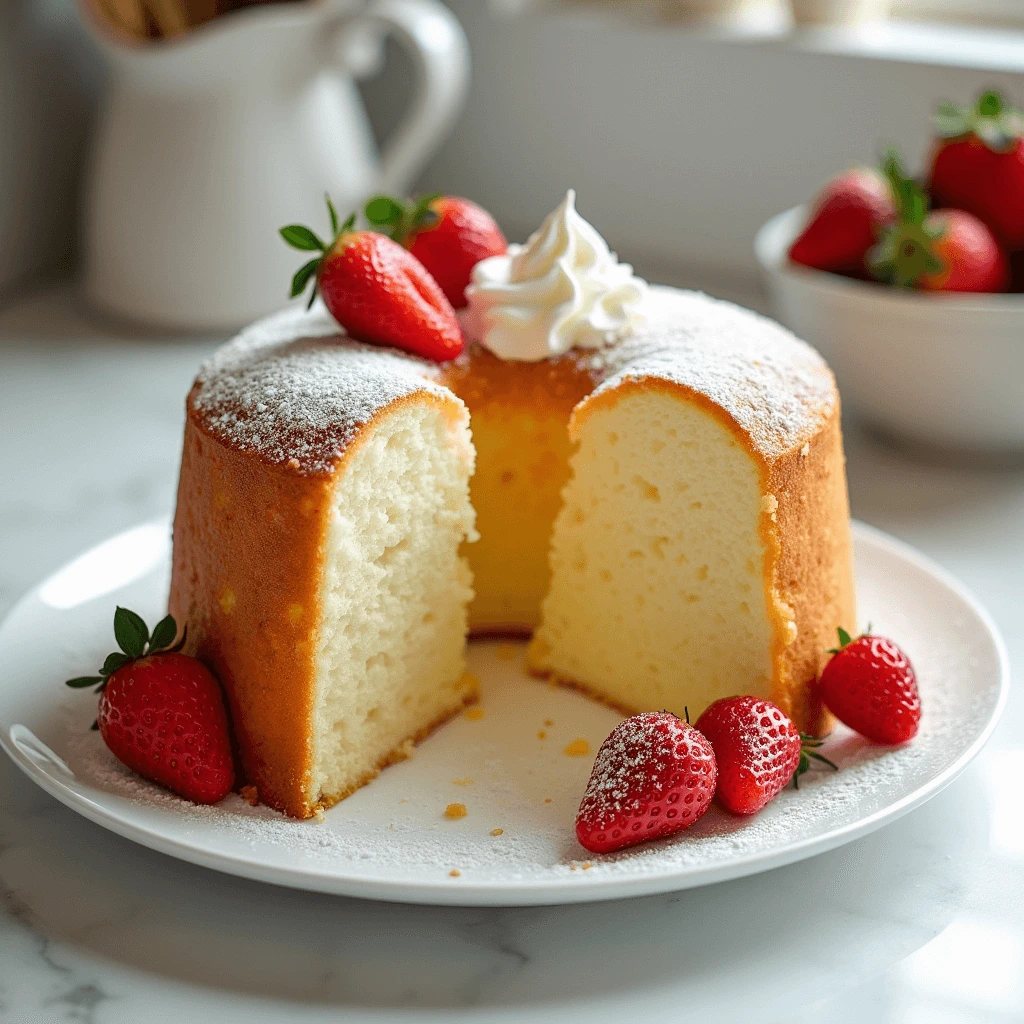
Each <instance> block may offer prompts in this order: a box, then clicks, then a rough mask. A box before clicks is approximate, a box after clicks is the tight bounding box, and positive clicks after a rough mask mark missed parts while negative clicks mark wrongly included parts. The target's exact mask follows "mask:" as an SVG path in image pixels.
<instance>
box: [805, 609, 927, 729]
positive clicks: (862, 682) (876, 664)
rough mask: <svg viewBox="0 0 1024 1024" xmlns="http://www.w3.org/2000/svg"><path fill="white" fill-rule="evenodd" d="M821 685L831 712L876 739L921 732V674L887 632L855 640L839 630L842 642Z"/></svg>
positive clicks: (823, 676) (821, 690) (822, 693)
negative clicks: (884, 634) (886, 634)
mask: <svg viewBox="0 0 1024 1024" xmlns="http://www.w3.org/2000/svg"><path fill="white" fill-rule="evenodd" d="M818 686H819V689H820V692H821V698H822V700H823V701H824V702H825V706H826V707H827V708H828V709H829V711H831V712H832V714H834V715H835V716H836V718H838V719H839V721H840V722H843V723H845V724H846V725H848V726H849V727H850V728H851V729H853V730H854V731H855V732H859V733H860V734H861V736H864V737H866V738H867V739H869V740H872V741H873V742H875V743H906V742H907V741H908V740H912V739H913V738H914V737H915V736H916V735H917V728H918V725H919V724H920V722H921V697H920V694H919V693H918V690H917V677H916V676H915V675H914V669H913V666H912V665H911V664H910V660H909V659H908V658H907V656H906V655H905V654H904V653H903V651H901V650H900V649H899V647H897V646H896V644H894V643H893V642H892V641H891V640H887V639H886V638H885V637H881V636H870V635H865V636H859V637H857V639H856V640H853V639H851V638H850V635H849V634H848V633H847V632H846V631H845V630H842V629H840V630H839V647H838V648H837V649H836V650H835V651H834V652H833V656H832V658H831V660H830V661H829V662H828V664H827V665H826V666H825V668H824V669H823V670H822V673H821V679H820V680H819V683H818Z"/></svg>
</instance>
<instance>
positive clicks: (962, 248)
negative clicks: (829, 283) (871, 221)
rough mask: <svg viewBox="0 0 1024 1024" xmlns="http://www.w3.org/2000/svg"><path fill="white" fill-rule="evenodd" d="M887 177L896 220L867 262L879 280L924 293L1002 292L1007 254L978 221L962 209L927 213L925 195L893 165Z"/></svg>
mask: <svg viewBox="0 0 1024 1024" xmlns="http://www.w3.org/2000/svg"><path fill="white" fill-rule="evenodd" d="M887 173H888V174H889V178H890V181H891V183H892V189H893V193H894V195H895V196H896V206H897V210H898V217H897V220H896V223H895V224H892V225H890V226H889V227H888V228H886V229H885V231H884V233H883V235H882V238H881V240H880V241H879V243H878V245H876V246H875V248H874V249H872V251H871V253H870V254H869V257H868V259H869V263H870V265H871V269H872V273H873V274H874V276H875V277H876V278H877V279H878V280H880V281H885V282H887V283H889V284H892V285H895V286H896V287H897V288H920V289H922V290H924V291H946V292H1001V291H1006V289H1007V287H1008V286H1009V283H1010V272H1009V266H1008V263H1007V259H1006V254H1005V253H1004V252H1003V250H1002V248H1001V247H1000V245H999V243H998V242H997V241H996V239H995V237H994V236H993V234H992V232H991V231H989V229H988V228H987V227H985V225H984V224H983V223H982V222H981V221H980V220H978V218H977V217H974V216H972V215H971V214H969V213H966V212H965V211H963V210H936V211H934V212H932V213H929V212H928V207H929V198H928V195H927V193H926V192H925V191H924V189H923V188H922V187H921V186H920V184H919V183H918V182H916V181H914V179H913V178H909V177H907V175H906V174H904V173H903V170H902V167H901V166H900V164H899V162H898V161H895V162H893V163H892V164H890V165H889V167H888V170H887Z"/></svg>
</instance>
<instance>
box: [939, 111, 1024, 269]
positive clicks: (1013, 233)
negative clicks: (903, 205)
mask: <svg viewBox="0 0 1024 1024" xmlns="http://www.w3.org/2000/svg"><path fill="white" fill-rule="evenodd" d="M933 120H934V124H935V129H936V135H937V136H938V139H937V141H936V144H935V147H934V150H933V152H932V157H931V173H930V175H929V189H930V191H931V195H932V201H933V203H934V204H935V205H936V206H948V207H953V208H955V209H959V210H966V211H967V212H968V213H973V214H974V216H975V217H977V218H978V219H979V220H981V221H984V223H985V224H986V225H987V226H988V228H989V229H990V230H991V231H992V233H993V234H994V235H995V236H996V238H998V239H999V241H1000V243H1001V244H1002V245H1004V246H1005V247H1006V248H1007V249H1010V250H1011V251H1012V250H1015V249H1024V114H1022V113H1021V111H1019V110H1016V109H1014V108H1013V107H1011V106H1008V105H1007V104H1006V103H1005V102H1004V100H1003V97H1002V96H1000V94H999V93H998V92H985V93H982V94H981V96H980V97H978V101H977V103H975V104H974V106H973V107H960V106H957V105H956V104H955V103H943V104H942V105H941V106H940V107H939V109H938V111H937V113H936V114H935V117H934V119H933Z"/></svg>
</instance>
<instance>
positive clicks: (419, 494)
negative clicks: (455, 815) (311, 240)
mask: <svg viewBox="0 0 1024 1024" xmlns="http://www.w3.org/2000/svg"><path fill="white" fill-rule="evenodd" d="M467 295H468V299H469V304H468V308H467V309H466V310H465V311H464V313H463V316H462V325H463V328H464V333H465V335H466V338H467V341H468V345H467V348H466V350H465V352H464V353H463V354H462V355H460V356H459V357H458V358H456V359H454V360H450V361H449V362H445V363H437V362H430V361H426V360H423V359H420V358H417V357H414V356H410V355H406V354H405V353H403V352H400V351H398V350H395V349H383V348H379V347H373V346H368V345H364V344H360V343H358V342H355V341H352V340H350V339H348V338H346V337H345V336H344V335H342V334H340V333H339V329H338V325H337V324H336V323H335V322H334V321H333V320H331V319H330V317H328V316H327V315H326V313H325V312H323V311H317V310H314V311H312V312H309V313H305V312H299V311H296V310H289V311H287V312H285V313H282V314H280V315H278V316H276V317H273V318H270V319H268V320H265V321H262V322H260V323H258V324H256V325H254V326H253V327H251V328H249V329H248V330H246V331H245V332H243V333H242V334H241V335H240V336H239V337H238V338H237V339H235V340H234V341H233V342H231V343H229V344H228V345H226V346H225V347H224V348H222V349H221V350H220V351H219V352H217V353H216V354H215V355H214V356H213V358H212V359H211V360H210V361H209V362H208V363H207V364H206V365H205V366H204V367H203V368H202V370H201V371H200V374H199V376H198V379H197V380H196V383H195V385H194V387H193V389H192V391H191V393H190V395H189V398H188V415H187V423H186V431H185V443H184V453H183V460H182V469H181V480H180V486H179V493H178V505H177V513H176V517H175V524H174V566H173V578H172V586H171V611H172V613H173V614H174V615H175V617H176V618H177V619H178V620H179V621H187V622H188V629H189V633H188V636H189V643H190V645H191V650H192V651H193V652H194V653H196V654H198V656H199V657H200V658H202V659H203V660H204V661H206V662H207V663H208V664H209V665H210V667H211V668H213V669H214V671H215V672H216V673H217V675H218V676H219V678H220V680H221V681H222V684H223V686H224V689H225V692H226V695H227V698H228V703H229V710H230V714H231V718H232V721H233V725H234V728H235V733H236V737H237V744H238V750H239V755H240V761H241V766H242V769H243V771H244V773H245V775H246V777H247V778H248V780H249V781H250V782H251V783H252V784H253V785H255V786H256V787H257V789H258V791H259V796H260V799H261V800H263V801H264V802H266V803H268V804H270V805H272V806H274V807H277V808H279V809H281V810H283V811H286V812H287V813H289V814H292V815H295V816H297V817H308V816H310V815H312V814H313V813H314V812H315V811H316V810H317V808H320V807H326V806H330V805H331V804H333V803H335V802H337V801H338V800H341V799H343V798H344V797H345V796H347V795H349V794H350V793H352V792H353V791H354V790H355V789H356V788H358V787H359V786H361V785H363V784H364V783H366V782H367V781H369V780H370V779H371V778H373V776H374V775H376V774H377V772H378V771H379V770H380V768H381V767H382V766H384V765H386V764H388V763H389V762H391V761H394V760H396V759H398V758H401V757H403V756H404V755H405V754H406V752H407V751H408V749H409V746H410V744H411V743H414V742H416V741H418V740H419V739H420V738H422V737H424V736H426V735H427V734H428V733H429V732H430V731H431V730H432V729H433V728H435V727H436V726H437V725H438V724H439V723H441V722H443V721H444V720H445V719H446V718H448V717H449V716H451V715H452V714H454V713H456V712H457V711H458V710H459V709H460V708H461V707H462V706H463V705H465V704H466V703H469V702H472V701H473V700H474V699H475V698H476V695H477V685H478V684H477V681H476V680H475V679H474V678H473V677H471V676H469V675H467V674H466V671H465V649H466V639H467V636H471V635H487V634H492V635H493V634H503V635H508V634H514V635H521V636H532V641H531V643H530V646H529V653H528V665H529V668H530V669H531V671H532V672H534V673H536V674H538V675H541V676H548V677H550V678H552V679H554V680H556V681H558V682H563V683H567V684H570V685H573V686H576V687H579V688H580V689H582V690H584V691H586V692H588V693H590V694H592V695H593V696H594V697H596V698H598V699H600V700H603V701H605V702H607V703H609V704H611V705H613V706H615V707H617V708H620V709H621V710H623V711H624V712H627V713H632V712H639V711H652V710H661V709H668V710H670V711H673V712H676V713H678V714H680V715H681V714H682V713H683V709H684V707H687V708H688V709H689V713H690V715H691V717H695V716H696V715H699V714H700V713H701V711H702V710H703V709H704V708H705V707H706V706H707V705H708V704H710V703H711V702H713V701H714V700H716V699H718V698H720V697H723V696H727V695H731V694H734V693H746V694H754V695H760V696H764V697H767V698H770V699H771V700H772V701H774V702H775V703H777V704H778V705H779V706H780V707H781V708H782V709H783V710H784V711H785V712H786V713H787V714H788V715H789V716H790V717H791V718H792V719H793V721H794V722H795V723H796V724H797V726H798V727H799V728H800V729H802V730H804V731H807V732H814V733H821V732H823V731H825V730H826V729H827V728H828V722H827V721H826V714H827V713H826V712H825V711H824V709H823V707H822V706H821V704H820V702H819V701H818V699H817V698H816V696H815V694H814V690H813V687H812V686H811V684H812V682H813V681H814V679H815V676H816V675H817V673H818V671H819V669H820V667H821V665H822V663H823V660H824V658H825V657H826V655H825V651H826V649H827V648H828V647H830V646H832V642H831V641H832V638H833V637H834V636H835V633H836V628H837V627H838V626H841V625H844V624H847V625H848V624H852V623H853V622H854V608H853V600H854V597H853V578H852V568H851V547H850V530H849V512H848V507H847V497H846V480H845V471H844V460H843V450H842V439H841V435H840V425H839V396H838V394H837V392H836V388H835V384H834V381H833V378H832V375H831V373H830V372H829V369H828V367H827V366H826V365H825V363H824V362H823V361H822V359H821V358H820V356H818V355H817V353H816V352H814V350H813V349H811V348H810V347H808V346H807V345H805V344H804V343H803V342H801V341H799V340H798V339H796V338H795V337H793V336H792V335H791V334H789V333H788V332H787V331H785V330H784V329H783V328H781V327H780V326H779V325H777V324H775V323H774V322H772V321H770V320H767V319H765V318H763V317H761V316H758V315H756V314H754V313H751V312H749V311H747V310H743V309H740V308H738V307H736V306H733V305H730V304H728V303H725V302H720V301H716V300H714V299H711V298H708V297H706V296H704V295H700V294H695V293H691V292H683V291H678V290H674V289H669V288H649V287H648V286H646V285H645V284H644V282H642V281H640V280H639V279H637V278H636V277H634V276H633V274H632V271H631V268H630V267H629V266H628V265H626V264H621V263H619V262H618V261H617V260H616V258H615V256H614V254H613V253H611V252H609V250H608V247H607V245H606V244H605V242H604V240H603V239H602V238H601V236H600V235H599V234H598V233H597V232H596V231H595V230H594V228H593V227H592V226H591V225H589V224H588V223H587V222H586V221H584V220H583V219H582V218H581V217H580V216H579V214H578V213H577V212H576V210H575V207H574V203H573V196H572V193H570V194H569V195H568V196H567V197H566V200H565V202H563V203H562V204H561V205H560V206H559V208H558V209H556V210H555V211H554V212H553V213H552V214H551V215H550V216H549V217H548V219H547V220H546V221H545V222H544V224H543V225H542V226H541V228H540V229H538V231H537V232H536V233H535V234H534V235H533V236H532V237H531V238H530V239H529V241H528V242H527V243H526V245H525V246H511V247H510V248H509V252H508V254H507V255H505V256H496V257H492V258H491V259H487V260H484V261H483V262H481V263H479V264H477V266H476V268H475V270H474V272H473V284H472V285H471V286H470V288H469V289H468V292H467Z"/></svg>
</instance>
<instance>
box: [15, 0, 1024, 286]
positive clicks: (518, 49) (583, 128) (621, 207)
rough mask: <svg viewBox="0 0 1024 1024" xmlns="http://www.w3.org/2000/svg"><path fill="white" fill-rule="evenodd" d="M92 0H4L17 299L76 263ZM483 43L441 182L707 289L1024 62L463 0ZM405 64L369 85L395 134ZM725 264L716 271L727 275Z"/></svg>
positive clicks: (432, 170) (510, 226)
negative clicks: (567, 202) (575, 225)
mask: <svg viewBox="0 0 1024 1024" xmlns="http://www.w3.org/2000/svg"><path fill="white" fill-rule="evenodd" d="M73 2H74V0H0V297H2V296H3V294H4V293H5V292H6V293H8V294H9V293H10V290H11V286H12V285H13V284H15V283H18V282H23V281H26V280H31V279H32V278H34V277H35V278H38V277H39V276H40V275H42V274H46V273H52V272H53V271H54V270H55V269H61V268H65V267H67V266H68V258H67V254H68V253H69V252H72V251H73V236H74V231H75V227H76V204H77V200H78V187H79V175H80V169H81V163H82V159H81V158H82V151H83V145H84V142H85V138H86V134H87V130H88V128H89V126H90V118H91V110H92V104H93V102H94V99H95V94H96V92H97V90H98V88H99V83H100V79H101V74H100V65H99V61H98V57H97V55H96V54H95V53H94V52H93V51H92V49H91V47H90V46H89V45H88V44H87V43H86V41H85V39H84V36H83V34H82V33H81V31H80V29H78V28H77V22H76V17H75V15H74V12H73ZM449 2H450V6H451V7H452V8H453V10H454V11H455V12H456V14H457V15H458V16H459V18H460V19H461V20H462V23H463V25H464V26H465V28H466V31H467V34H468V36H469V39H470V44H471V47H472V51H473V65H474V66H473V85H472V89H471V94H470V100H469V105H468V107H467V109H466V112H465V114H464V116H463V117H462V119H461V120H460V122H459V124H458V127H457V129H456V131H455V133H454V135H453V136H452V138H451V139H450V140H449V141H448V142H447V143H446V145H445V146H444V147H443V149H442V151H441V153H440V154H439V155H438V157H437V158H436V159H435V160H434V161H433V163H432V164H431V165H430V167H429V168H428V169H427V172H426V173H425V174H424V176H423V181H422V187H424V188H430V189H438V190H444V191H450V192H456V193H462V194H464V195H468V196H471V197H473V198H475V199H477V200H479V201H480V202H482V203H483V204H484V205H486V206H487V207H489V208H490V209H491V210H492V211H493V212H494V213H495V215H496V216H497V217H498V218H499V220H500V221H501V223H502V224H503V225H504V226H505V227H506V229H507V231H508V234H509V236H510V237H511V238H514V239H515V238H519V239H521V238H523V237H525V236H526V234H528V233H529V231H530V230H532V228H534V227H535V226H536V225H537V224H538V223H539V221H540V219H541V218H542V217H543V215H544V214H545V213H546V212H547V211H548V210H549V209H551V207H553V206H554V205H555V203H556V202H557V201H558V199H559V197H560V196H561V195H562V194H563V192H564V191H565V189H566V188H567V187H568V186H570V185H571V186H574V187H575V188H576V189H577V190H578V192H579V204H580V208H581V210H582V211H583V213H584V214H586V215H588V216H589V217H591V218H592V219H593V220H594V221H595V222H596V223H597V224H598V226H599V227H600V229H601V230H602V232H604V234H605V235H606V237H607V238H608V239H609V241H610V242H611V243H612V244H613V246H615V247H616V248H617V249H618V250H619V251H620V253H621V254H622V255H623V256H624V257H625V258H629V259H631V260H633V262H634V263H636V264H637V266H638V269H640V270H641V272H643V273H645V274H647V275H648V276H650V277H653V278H658V279H662V280H687V281H690V282H693V283H698V284H705V283H707V282H709V281H711V282H713V281H715V280H720V279H721V278H722V277H723V276H724V277H727V278H728V277H735V278H737V279H742V278H744V277H751V276H752V275H753V273H754V262H753V256H752V252H751V240H752V238H753V235H754V232H755V231H756V229H757V227H758V226H759V225H760V224H761V223H762V222H763V221H764V220H766V219H767V218H768V217H769V216H771V215H772V214H773V213H775V212H777V211H779V210H781V209H783V208H785V207H787V206H790V205H792V204H794V203H796V202H800V201H802V200H803V199H805V198H807V197H808V196H809V195H810V194H811V193H812V192H813V190H814V189H815V188H816V186H817V185H818V184H819V183H820V182H821V181H823V180H824V179H825V178H827V177H828V176H829V175H830V174H832V173H833V172H835V171H837V170H840V169H842V168H844V167H845V166H847V165H848V164H850V163H852V162H855V161H858V160H869V159H871V158H872V157H873V156H874V155H875V154H876V153H877V151H878V149H879V148H880V146H881V145H882V144H883V143H884V142H886V141H889V140H893V141H898V142H900V143H901V144H902V145H903V146H904V147H905V149H906V151H907V152H908V154H909V155H911V156H912V157H914V158H915V159H917V158H920V156H921V155H922V154H923V151H924V148H925V146H926V141H927V117H928V114H929V112H930V110H931V109H932V107H933V105H934V103H935V101H936V100H937V99H938V98H941V97H951V98H957V99H961V100H967V99H968V98H970V97H972V96H973V95H974V94H975V93H976V92H977V91H978V90H979V89H980V88H982V87H984V86H988V85H992V84H995V85H997V86H1000V87H1002V88H1004V89H1005V90H1006V91H1007V92H1008V93H1010V94H1013V95H1015V96H1016V97H1017V99H1018V100H1019V101H1021V102H1024V75H1022V76H1014V75H993V74H991V73H988V72H975V71H964V70H956V69H951V68H946V67H930V66H926V65H922V64H906V63H898V62H892V61H883V60H873V59H868V58H863V57H842V56H833V55H819V54H808V53H802V52H798V51H795V50H793V49H790V48H787V47H786V46H785V45H782V44H780V43H778V42H769V43H750V42H747V43H742V42H722V41H715V40H709V39H707V38H701V37H699V36H694V35H692V34H688V33H687V32H686V30H685V29H684V28H682V27H677V26H671V25H665V26H661V27H652V26H632V25H630V24H629V23H628V22H626V21H623V20H621V19H620V20H612V19H608V20H604V19H601V18H595V17H589V18H588V17H586V16H579V15H577V16H562V15H554V14H532V15H523V16H521V17H518V18H513V19H509V20H507V19H502V18H500V17H498V16H496V15H495V14H494V13H493V12H492V9H491V6H490V5H489V4H487V3H485V2H484V0H449ZM402 72H403V67H402V61H401V59H400V57H396V58H395V59H394V60H393V61H392V62H391V65H390V66H389V68H388V71H387V73H386V74H385V75H384V76H382V77H381V78H380V79H379V80H376V81H373V82H370V83H368V84H367V86H366V90H365V92H366V95H367V99H368V101H369V106H370V109H371V114H372V116H373V119H374V121H375V124H376V125H377V126H378V128H379V130H380V131H381V132H385V131H386V130H387V125H388V124H389V123H390V122H391V121H392V120H393V118H394V116H395V113H396V111H397V110H398V109H400V108H401V106H402V104H403V103H404V100H405V94H406V90H407V88H408V81H407V76H406V75H404V74H403V73H402ZM709 275H710V277H709Z"/></svg>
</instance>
